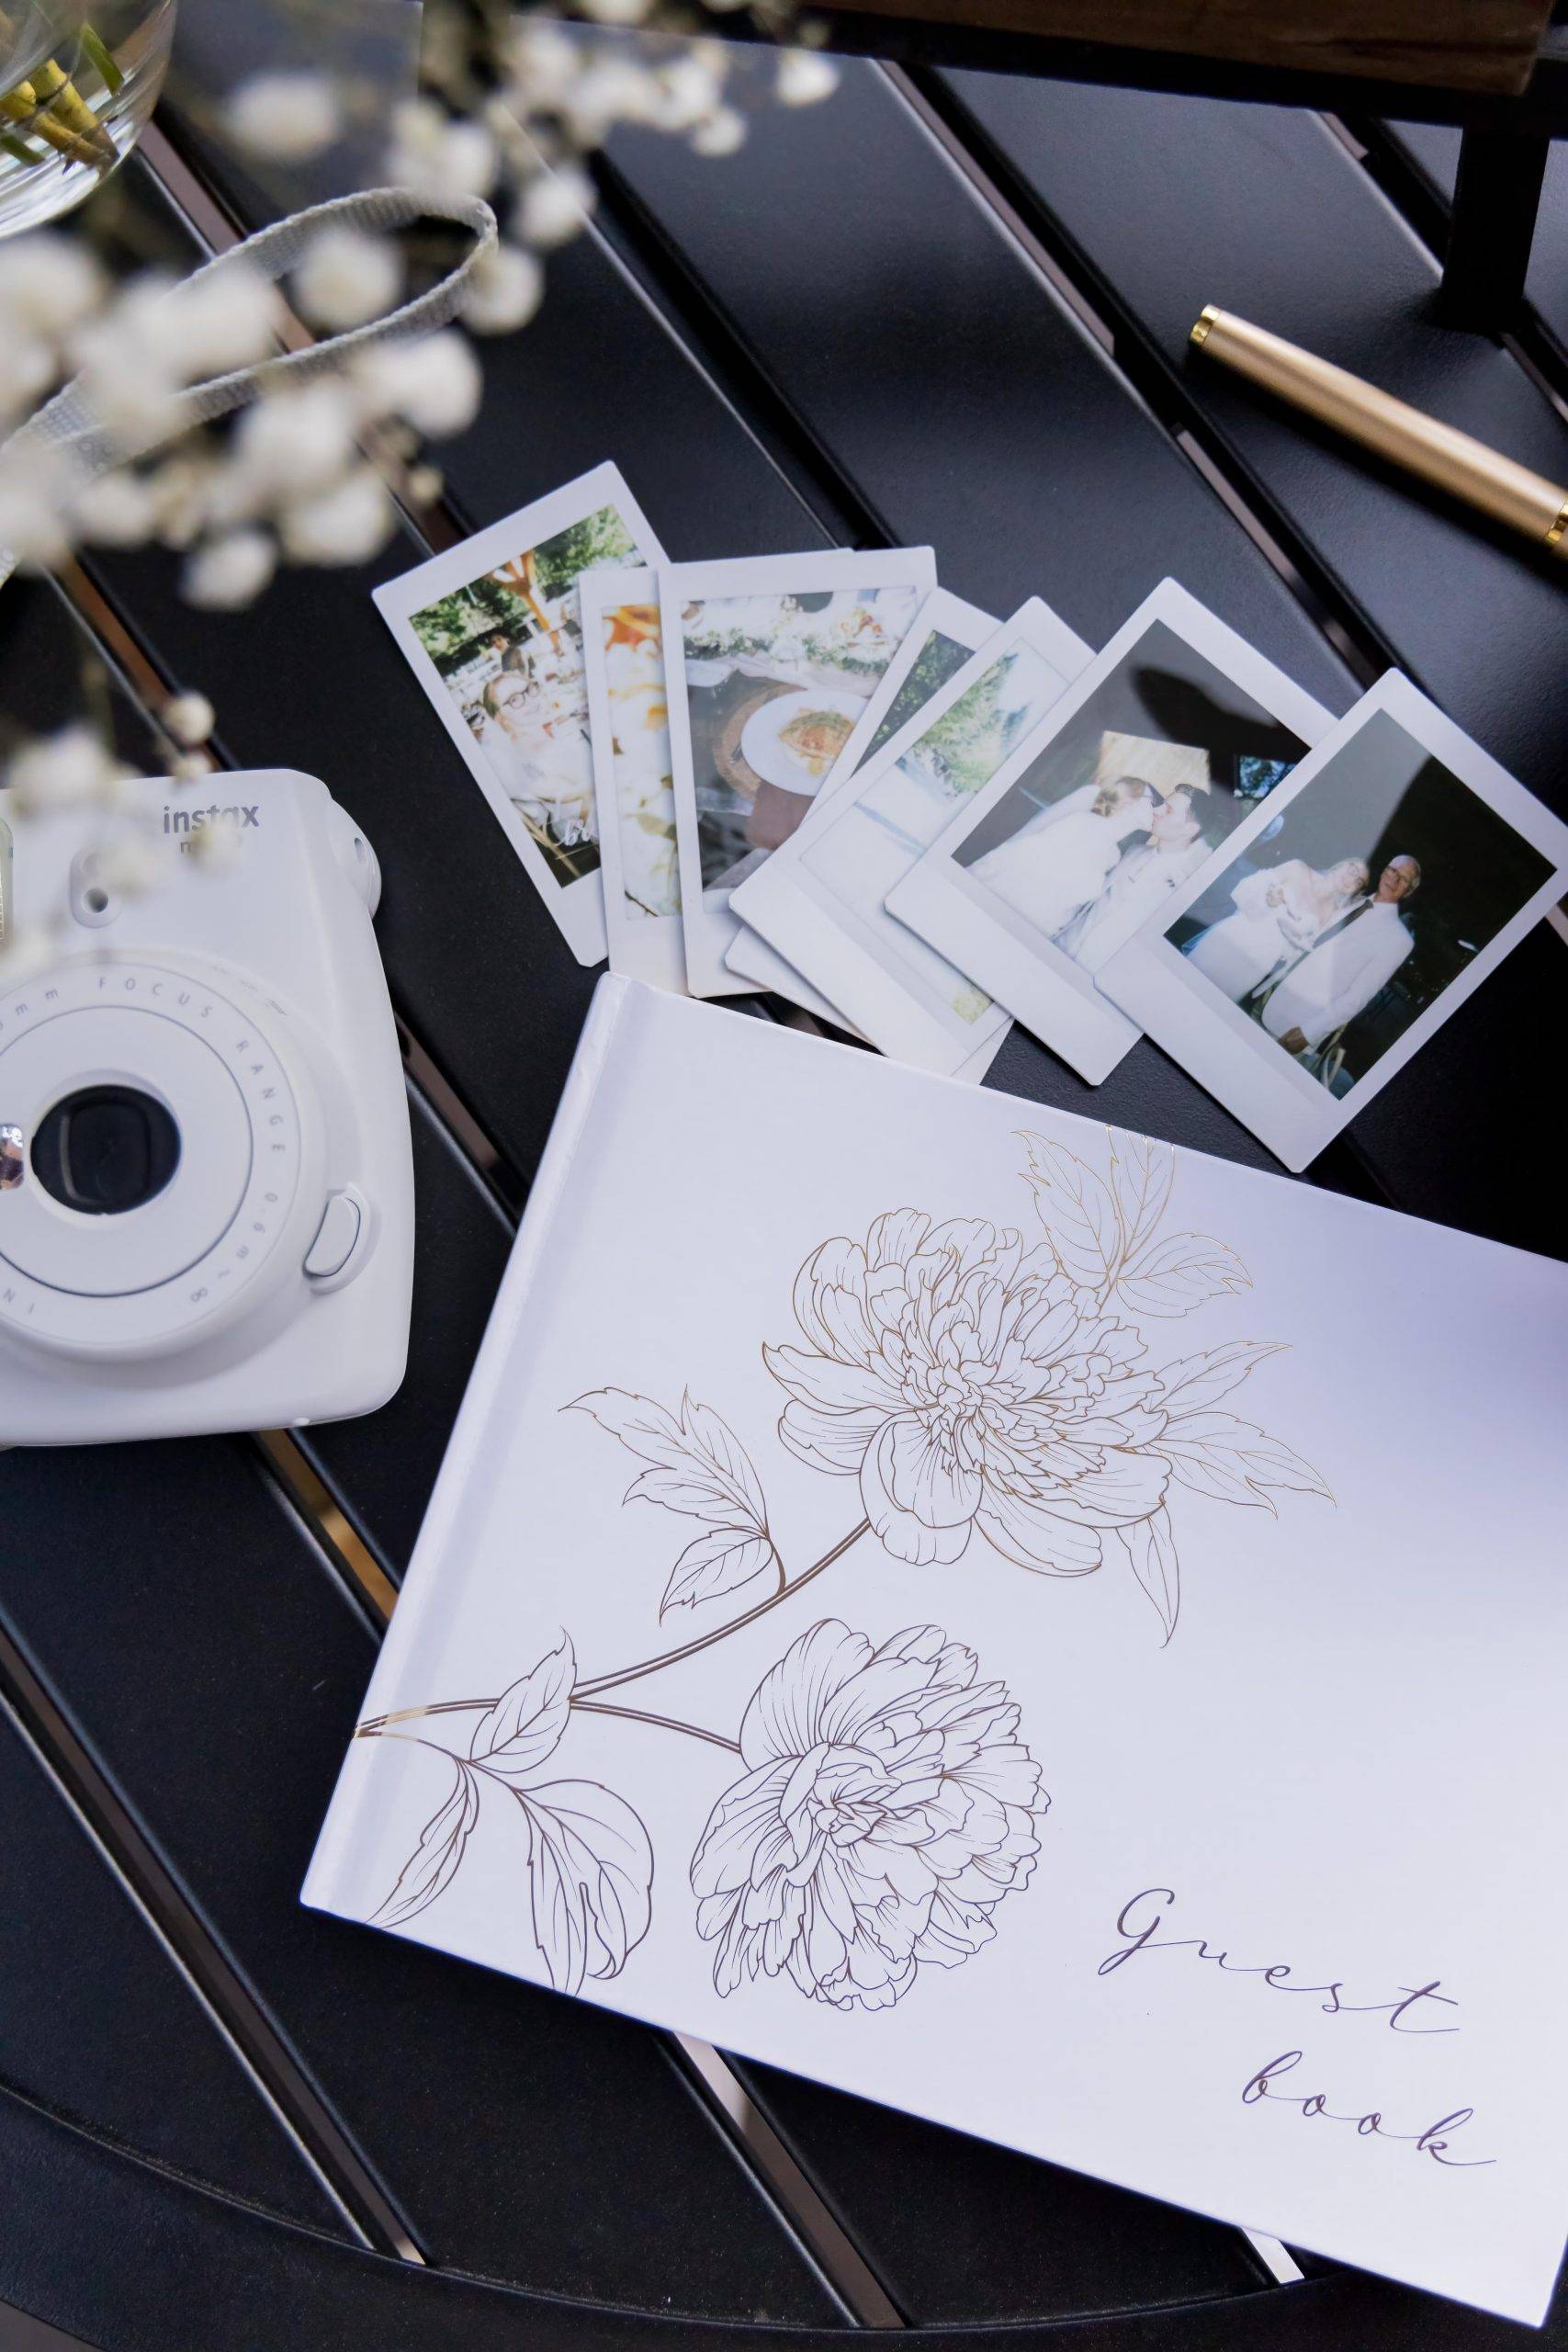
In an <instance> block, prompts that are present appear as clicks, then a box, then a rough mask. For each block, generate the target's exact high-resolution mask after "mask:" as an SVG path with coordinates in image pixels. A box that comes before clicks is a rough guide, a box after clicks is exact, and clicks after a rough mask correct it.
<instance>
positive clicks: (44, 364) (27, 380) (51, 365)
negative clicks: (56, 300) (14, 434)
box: [0, 304, 58, 425]
mask: <svg viewBox="0 0 1568 2352" xmlns="http://www.w3.org/2000/svg"><path fill="white" fill-rule="evenodd" d="M57 373H58V363H57V361H56V359H55V356H54V353H53V352H52V351H51V348H50V346H49V345H48V344H47V343H45V342H43V341H42V340H41V338H39V336H36V335H29V334H9V333H7V331H6V313H5V309H4V306H3V304H0V425H5V424H10V423H11V422H12V421H13V420H15V419H17V418H20V417H24V416H26V415H28V413H30V411H31V410H32V408H33V407H34V405H35V404H36V402H37V401H39V398H40V397H41V396H42V394H43V393H45V392H47V391H48V390H49V388H50V386H51V384H52V383H53V381H54V379H55V376H56V374H57Z"/></svg>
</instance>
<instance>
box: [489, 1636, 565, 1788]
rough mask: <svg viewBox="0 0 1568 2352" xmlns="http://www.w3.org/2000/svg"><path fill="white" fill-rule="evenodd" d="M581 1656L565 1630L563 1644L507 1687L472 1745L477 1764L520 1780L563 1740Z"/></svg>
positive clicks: (500, 1775)
mask: <svg viewBox="0 0 1568 2352" xmlns="http://www.w3.org/2000/svg"><path fill="white" fill-rule="evenodd" d="M576 1679H577V1660H576V1658H575V1657H574V1656H573V1654H572V1647H571V1643H570V1639H569V1638H568V1636H567V1635H566V1634H562V1635H561V1637H560V1643H559V1645H558V1647H557V1648H556V1649H553V1650H551V1652H550V1653H549V1656H548V1657H544V1658H541V1659H540V1661H539V1663H538V1665H537V1666H536V1667H535V1668H534V1669H533V1671H532V1672H531V1673H528V1674H525V1675H523V1676H522V1677H521V1678H520V1679H518V1680H517V1681H516V1682H514V1683H513V1685H512V1687H511V1689H510V1690H508V1691H502V1694H501V1696H500V1698H499V1699H498V1700H497V1701H496V1702H495V1704H494V1706H493V1707H492V1708H491V1711H490V1713H488V1714H487V1715H484V1716H481V1718H480V1720H479V1723H478V1724H477V1725H476V1726H475V1729H474V1736H473V1737H472V1739H471V1740H470V1741H469V1743H468V1754H469V1756H470V1757H471V1758H473V1760H474V1762H475V1763H476V1764H482V1765H483V1766H484V1768H485V1770H486V1771H487V1772H493V1773H494V1774H495V1775H496V1777H497V1778H498V1779H499V1780H502V1781H521V1780H523V1779H525V1777H526V1775H527V1774H528V1773H530V1772H532V1771H533V1770H535V1769H536V1766H538V1765H540V1764H542V1763H543V1762H544V1760H545V1758H547V1756H549V1755H552V1754H553V1753H554V1751H555V1749H556V1748H557V1747H558V1746H559V1744H560V1737H561V1734H562V1733H563V1732H564V1731H565V1729H566V1726H567V1718H568V1714H569V1713H570V1706H571V1689H572V1684H573V1683H574V1682H575V1681H576Z"/></svg>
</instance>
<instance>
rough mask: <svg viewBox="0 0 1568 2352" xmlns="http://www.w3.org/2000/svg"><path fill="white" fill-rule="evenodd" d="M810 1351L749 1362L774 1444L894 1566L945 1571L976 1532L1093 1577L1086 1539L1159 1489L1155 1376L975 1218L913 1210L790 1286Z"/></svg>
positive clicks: (1064, 1278)
mask: <svg viewBox="0 0 1568 2352" xmlns="http://www.w3.org/2000/svg"><path fill="white" fill-rule="evenodd" d="M795 1319H796V1321H797V1322H798V1323H799V1325H800V1328H801V1330H802V1332H803V1333H804V1335H805V1337H806V1338H807V1340H808V1341H809V1342H810V1350H809V1352H807V1351H802V1350H801V1349H798V1348H789V1347H782V1348H765V1349H764V1350H763V1356H764V1360H765V1361H766V1363H767V1365H768V1369H769V1370H770V1372H772V1374H773V1377H774V1378H775V1379H776V1380H777V1381H778V1382H779V1383H780V1384H781V1385H783V1386H784V1388H786V1389H787V1390H788V1391H789V1394H790V1399H791V1401H790V1403H789V1404H788V1405H787V1406H786V1407H785V1408H784V1416H783V1418H782V1419H781V1420H780V1423H779V1435H780V1437H781V1438H782V1439H783V1441H784V1443H785V1444H786V1445H787V1446H788V1447H789V1448H790V1450H791V1452H792V1453H795V1454H798V1455H799V1457H800V1459H801V1460H802V1461H804V1462H809V1463H812V1464H815V1465H816V1466H817V1467H818V1469H822V1470H831V1471H838V1472H840V1473H841V1474H845V1475H853V1476H856V1477H858V1479H859V1481H860V1491H861V1498H862V1500H863V1503H864V1506H865V1513H866V1517H867V1519H868V1520H869V1521H871V1525H872V1527H873V1529H874V1532H876V1534H877V1535H878V1536H880V1538H881V1539H882V1542H883V1543H884V1544H885V1545H886V1548H887V1550H888V1551H889V1552H891V1553H892V1554H893V1555H894V1557H895V1558H896V1559H900V1560H908V1561H913V1562H916V1563H919V1564H921V1565H924V1564H926V1563H928V1562H931V1561H942V1562H947V1561H952V1560H956V1559H958V1558H959V1557H960V1555H962V1553H963V1552H964V1549H965V1547H966V1546H967V1544H968V1542H969V1537H970V1533H971V1532H972V1530H973V1529H974V1527H975V1526H976V1524H978V1525H979V1527H980V1528H981V1530H982V1531H983V1532H984V1533H985V1534H986V1535H987V1536H988V1537H989V1538H990V1540H991V1542H992V1543H993V1544H995V1545H996V1547H997V1549H998V1551H999V1552H1003V1553H1005V1554H1006V1555H1007V1556H1008V1557H1009V1558H1010V1559H1012V1560H1017V1561H1019V1562H1020V1563H1021V1565H1022V1566H1024V1567H1027V1568H1041V1569H1044V1570H1046V1571H1047V1572H1048V1573H1049V1574H1051V1575H1053V1576H1082V1575H1085V1574H1087V1573H1088V1571H1089V1570H1090V1569H1092V1568H1097V1567H1099V1566H1100V1532H1101V1530H1102V1529H1105V1528H1111V1527H1121V1526H1126V1525H1130V1524H1131V1523H1132V1522H1133V1521H1138V1520H1145V1519H1147V1518H1148V1516H1149V1515H1150V1513H1151V1512H1153V1511H1156V1510H1158V1509H1159V1507H1160V1505H1161V1502H1162V1501H1163V1499H1164V1496H1165V1490H1166V1486H1167V1483H1168V1478H1169V1476H1170V1469H1169V1464H1168V1462H1167V1461H1166V1460H1165V1458H1164V1457H1163V1456H1162V1455H1161V1454H1159V1453H1156V1452H1155V1451H1153V1450H1152V1449H1153V1446H1154V1443H1155V1441H1156V1440H1157V1439H1158V1437H1159V1436H1160V1434H1161V1432H1162V1431H1163V1430H1164V1428H1165V1426H1166V1414H1165V1411H1164V1409H1163V1408H1162V1405H1161V1400H1160V1383H1159V1378H1158V1375H1157V1374H1156V1372H1155V1371H1154V1370H1153V1369H1152V1368H1151V1367H1149V1366H1148V1365H1147V1364H1145V1363H1144V1361H1143V1358H1144V1353H1145V1350H1144V1343H1143V1340H1142V1338H1141V1337H1140V1335H1139V1333H1138V1332H1137V1331H1136V1330H1134V1329H1133V1328H1132V1326H1131V1325H1129V1324H1126V1323H1123V1322H1122V1321H1121V1320H1120V1319H1119V1318H1118V1317H1117V1316H1116V1315H1115V1314H1113V1313H1111V1312H1110V1311H1108V1310H1107V1309H1106V1308H1105V1307H1103V1306H1101V1305H1100V1303H1099V1301H1098V1300H1097V1299H1096V1297H1095V1295H1094V1294H1093V1293H1092V1292H1090V1291H1089V1290H1086V1289H1083V1288H1081V1287H1078V1286H1077V1285H1075V1283H1073V1281H1072V1280H1071V1278H1070V1276H1069V1275H1068V1274H1067V1273H1066V1272H1064V1270H1063V1269H1062V1267H1061V1266H1060V1265H1059V1263H1058V1262H1057V1260H1056V1258H1055V1255H1054V1254H1052V1253H1051V1252H1050V1251H1049V1250H1046V1249H1037V1250H1032V1251H1031V1252H1029V1253H1028V1254H1027V1255H1026V1254H1025V1252H1024V1250H1023V1245H1022V1242H1021V1239H1020V1238H1019V1236H1018V1235H1017V1234H1016V1233H1014V1232H1011V1231H1008V1230H1004V1231H1001V1232H998V1229H997V1228H996V1227H994V1226H991V1225H987V1224H984V1223H981V1222H979V1221H977V1220H975V1219H959V1218H951V1219H949V1220H948V1222H947V1223H946V1224H943V1225H933V1224H932V1222H931V1218H930V1217H929V1216H920V1215H919V1214H917V1212H916V1211H915V1210H913V1209H899V1210H897V1211H896V1212H895V1213H894V1214H893V1215H892V1216H881V1217H878V1218H877V1220H876V1222H875V1224H874V1226H873V1227H872V1228H871V1231H870V1233H869V1234H868V1235H867V1237H866V1240H865V1244H864V1247H862V1246H861V1245H860V1244H859V1243H858V1242H852V1241H849V1240H844V1239H838V1240H833V1241H829V1242H825V1243H824V1244H823V1246H822V1248H821V1249H820V1250H818V1251H817V1253H816V1255H815V1257H813V1258H811V1259H809V1260H808V1261H807V1264H806V1265H805V1266H804V1267H803V1268H802V1270H801V1272H800V1275H799V1278H798V1279H797V1281H796V1283H795Z"/></svg>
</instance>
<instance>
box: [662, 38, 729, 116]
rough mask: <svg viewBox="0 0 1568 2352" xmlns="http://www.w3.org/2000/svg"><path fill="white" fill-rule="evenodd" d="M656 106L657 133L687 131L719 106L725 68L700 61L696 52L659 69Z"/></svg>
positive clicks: (721, 65) (718, 64)
mask: <svg viewBox="0 0 1568 2352" xmlns="http://www.w3.org/2000/svg"><path fill="white" fill-rule="evenodd" d="M656 79H657V82H658V104H657V107H656V111H655V114H654V121H655V124H656V126H657V128H658V129H659V130H691V129H692V127H693V125H694V123H698V122H701V121H702V119H703V118H704V117H705V115H709V114H711V113H712V112H713V109H714V107H716V105H717V104H718V94H719V91H720V89H721V87H722V86H723V81H724V68H723V62H722V61H720V62H717V63H716V62H714V61H713V60H712V59H709V58H705V57H701V56H699V55H698V54H697V53H696V51H695V49H692V50H688V51H687V52H686V53H685V55H684V56H682V57H678V58H676V59H675V60H674V62H673V63H671V64H669V65H665V66H661V67H660V71H659V74H658V75H657V76H656Z"/></svg>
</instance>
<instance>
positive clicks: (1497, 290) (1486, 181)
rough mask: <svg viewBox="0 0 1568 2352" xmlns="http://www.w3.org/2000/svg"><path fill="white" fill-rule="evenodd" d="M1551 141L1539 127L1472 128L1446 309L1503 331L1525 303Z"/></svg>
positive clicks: (1454, 321) (1476, 327) (1480, 326)
mask: <svg viewBox="0 0 1568 2352" xmlns="http://www.w3.org/2000/svg"><path fill="white" fill-rule="evenodd" d="M1550 145H1551V141H1549V140H1547V139H1544V138H1542V137H1540V135H1539V134H1538V133H1536V132H1534V131H1513V130H1473V129H1472V130H1467V131H1466V132H1465V134H1464V137H1463V139H1462V140H1461V142H1460V151H1459V177H1458V180H1457V181H1456V183H1455V186H1454V203H1453V214H1452V218H1451V220H1450V228H1449V250H1448V256H1447V259H1446V261H1445V263H1444V266H1443V288H1442V314H1443V317H1444V318H1445V320H1447V322H1449V323H1450V325H1451V326H1456V327H1469V328H1471V329H1472V330H1473V331H1474V332H1475V333H1476V334H1498V333H1499V332H1500V331H1501V330H1502V329H1503V328H1504V327H1506V326H1507V325H1509V324H1510V323H1511V322H1512V321H1513V319H1514V317H1515V315H1516V313H1517V310H1518V307H1519V305H1520V303H1521V302H1522V301H1523V300H1524V291H1525V273H1526V271H1527V270H1528V269H1529V258H1530V244H1531V242H1532V240H1533V238H1534V235H1535V216H1536V210H1537V208H1538V206H1539V205H1540V184H1541V178H1542V175H1543V174H1544V173H1545V170H1546V158H1547V153H1548V150H1549V148H1550Z"/></svg>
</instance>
